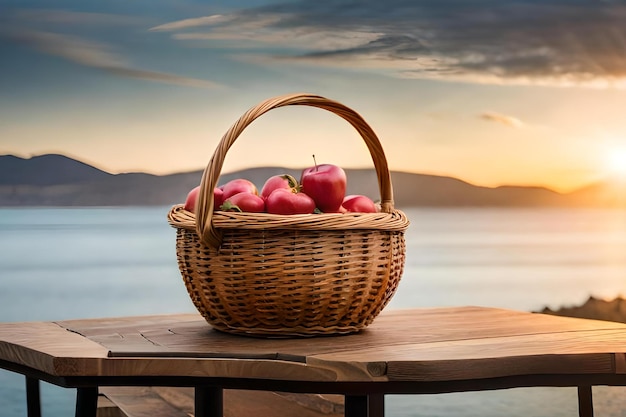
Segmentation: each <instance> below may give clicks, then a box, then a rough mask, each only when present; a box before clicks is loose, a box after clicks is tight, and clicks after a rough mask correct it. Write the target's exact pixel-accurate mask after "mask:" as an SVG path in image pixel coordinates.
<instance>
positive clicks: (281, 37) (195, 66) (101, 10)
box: [0, 0, 626, 191]
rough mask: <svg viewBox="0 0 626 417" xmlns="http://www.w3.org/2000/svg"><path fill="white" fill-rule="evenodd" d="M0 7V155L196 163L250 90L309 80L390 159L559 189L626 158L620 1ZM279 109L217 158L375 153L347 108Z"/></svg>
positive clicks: (129, 167)
mask: <svg viewBox="0 0 626 417" xmlns="http://www.w3.org/2000/svg"><path fill="white" fill-rule="evenodd" d="M0 10H2V12H1V13H0V28H2V29H0V54H2V55H1V56H2V57H3V61H2V70H1V71H0V91H2V94H0V154H13V155H17V156H22V157H28V156H33V155H40V154H43V153H62V154H65V155H68V156H71V157H74V158H76V159H79V160H81V161H84V162H87V163H90V164H93V165H95V166H96V167H98V168H101V169H104V170H107V171H109V172H112V173H120V172H129V171H145V172H148V173H154V174H168V173H174V172H184V171H193V170H199V169H202V168H204V167H205V166H206V164H207V162H208V160H209V159H210V157H211V155H212V153H213V151H214V149H215V147H216V145H217V143H218V141H219V139H220V138H221V136H222V135H223V134H224V133H225V132H226V131H227V129H228V128H229V127H230V126H231V125H232V124H233V123H234V122H235V121H236V120H237V119H238V118H239V116H241V115H242V114H243V113H244V112H245V111H246V110H248V109H249V108H250V107H252V106H254V105H256V104H257V103H259V102H261V101H263V100H264V99H267V98H270V97H274V96H278V95H282V94H287V93H295V92H307V93H312V94H317V95H322V96H325V97H328V98H330V99H333V100H337V101H339V102H341V103H343V104H345V105H347V106H348V107H351V108H353V109H354V110H356V111H357V112H358V113H360V114H361V115H362V116H363V117H364V118H365V120H366V121H367V122H368V123H369V124H370V125H371V126H372V128H373V129H374V130H375V131H376V133H377V134H378V135H379V137H380V139H381V142H382V144H383V147H384V149H385V154H386V157H387V159H388V163H389V167H390V168H391V169H392V170H396V171H408V172H417V173H426V174H437V175H445V176H452V177H456V178H459V179H461V180H464V181H467V182H471V183H474V184H476V185H484V186H499V185H538V186H546V187H549V188H552V189H554V190H558V191H571V190H574V189H576V188H578V187H582V186H585V185H587V184H589V183H590V182H593V181H595V180H597V178H598V177H600V176H603V175H607V174H608V171H610V172H611V174H612V175H617V174H618V173H619V174H620V175H623V176H626V174H625V173H624V171H626V168H624V166H625V163H624V159H626V157H624V151H620V150H619V149H622V150H623V149H626V136H619V135H618V136H617V139H615V133H616V132H617V133H618V134H620V135H621V132H624V131H626V122H625V121H624V120H625V119H624V114H623V109H625V108H626V88H625V86H626V76H625V75H624V74H626V59H625V58H624V50H623V46H622V44H621V43H620V42H617V41H615V39H626V26H625V25H623V19H621V17H622V16H624V15H625V14H626V5H622V4H620V3H619V2H599V3H598V2H591V3H584V2H582V3H581V2H578V3H573V4H571V5H570V4H567V5H566V4H562V3H560V2H556V1H553V0H552V1H551V0H548V1H546V2H536V1H535V2H532V1H522V2H521V3H520V2H508V1H501V0H487V1H486V2H480V3H476V4H474V3H471V4H469V3H468V4H467V5H465V3H463V2H460V3H459V2H449V1H445V0H442V1H440V2H423V1H416V2H413V3H410V4H409V5H407V3H406V2H403V1H400V0H389V1H387V2H385V3H384V7H383V6H382V3H380V1H374V0H364V1H362V2H359V12H358V13H355V12H354V11H351V8H347V7H345V4H344V2H342V1H338V0H329V1H326V2H324V3H323V5H322V3H319V2H309V1H304V0H289V1H287V2H282V1H281V2H279V1H276V0H237V1H234V2H208V3H207V2H200V1H196V0H190V1H188V2H183V3H179V2H165V3H163V2H160V3H158V5H156V4H155V3H154V2H152V1H150V0H136V1H133V2H113V3H111V2H78V3H77V2H75V1H73V0H58V1H55V2H54V5H52V4H51V3H50V2H48V1H45V0H33V1H31V2H28V7H26V6H23V7H22V6H21V2H11V1H7V0H0ZM476 28H480V30H477V29H476ZM588 33H593V34H594V36H592V37H591V36H588ZM291 110H292V109H287V110H283V109H280V111H271V112H270V113H269V114H266V115H263V117H262V118H260V119H259V120H258V121H255V122H254V124H253V125H252V126H250V128H249V129H247V130H246V133H245V135H244V137H242V138H241V140H240V141H239V140H238V142H237V144H235V146H234V147H233V148H232V150H231V151H229V155H228V157H227V159H226V161H225V165H224V169H225V170H228V171H233V170H237V169H242V168H248V167H251V166H264V165H265V166H266V165H274V166H287V167H303V166H308V165H309V163H310V161H309V159H310V155H311V154H312V153H315V154H317V155H319V157H320V160H321V161H323V162H325V163H335V164H339V165H342V166H344V167H346V168H353V167H370V166H371V158H369V156H368V154H367V152H366V150H364V148H363V146H362V145H361V144H359V143H358V138H357V139H354V138H355V133H354V130H353V129H352V128H351V126H349V125H347V124H346V123H345V122H344V121H343V120H340V119H338V118H336V117H334V116H328V115H322V114H320V111H318V110H317V109H316V111H312V110H311V109H305V110H306V111H291ZM321 113H323V112H321ZM605 132H606V135H609V134H610V135H613V136H611V139H610V140H604V135H605ZM609 142H610V145H609V146H607V144H608V143H609ZM607 147H610V149H611V151H610V152H609V154H610V156H608V157H606V158H605V157H603V156H600V155H604V154H605V153H606V152H605V149H606V148H607Z"/></svg>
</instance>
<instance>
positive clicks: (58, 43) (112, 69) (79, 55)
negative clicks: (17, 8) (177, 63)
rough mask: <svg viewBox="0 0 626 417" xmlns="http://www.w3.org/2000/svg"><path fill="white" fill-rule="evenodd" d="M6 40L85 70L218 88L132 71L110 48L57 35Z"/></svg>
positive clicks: (17, 35) (21, 34)
mask: <svg viewBox="0 0 626 417" xmlns="http://www.w3.org/2000/svg"><path fill="white" fill-rule="evenodd" d="M5 36H8V37H10V38H11V39H12V40H13V41H16V42H20V43H22V44H25V45H27V46H29V47H31V48H33V49H35V50H38V51H39V52H42V53H45V54H49V55H54V56H58V57H61V58H64V59H66V60H68V61H70V62H73V63H76V64H79V65H82V66H85V67H91V68H97V69H99V70H102V71H105V72H107V73H110V74H114V75H117V76H121V77H127V78H137V79H142V80H147V81H156V82H162V83H167V84H175V85H182V86H190V87H200V88H215V87H218V86H219V85H218V84H216V83H213V82H211V81H208V80H202V79H197V78H189V77H182V76H179V75H175V74H169V73H163V72H157V71H150V70H145V69H140V68H135V67H133V66H132V65H130V63H128V62H127V61H126V60H125V59H124V58H123V57H121V56H120V55H118V54H117V53H115V52H114V51H113V49H112V47H111V46H110V45H108V44H106V43H101V42H96V41H91V40H85V39H82V38H80V37H76V36H70V35H61V34H58V33H51V32H39V31H25V30H16V31H11V32H9V33H8V35H6V34H5Z"/></svg>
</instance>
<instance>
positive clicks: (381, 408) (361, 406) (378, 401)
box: [345, 394, 385, 417]
mask: <svg viewBox="0 0 626 417" xmlns="http://www.w3.org/2000/svg"><path fill="white" fill-rule="evenodd" d="M345 398H346V403H345V410H346V411H345V417H384V415H385V396H384V395H383V394H369V395H346V397H345Z"/></svg>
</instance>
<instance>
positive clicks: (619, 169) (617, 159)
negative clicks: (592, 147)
mask: <svg viewBox="0 0 626 417" xmlns="http://www.w3.org/2000/svg"><path fill="white" fill-rule="evenodd" d="M607 162H608V167H607V168H608V169H609V171H610V172H611V173H612V174H613V175H616V176H620V177H622V178H626V148H622V149H613V150H611V151H609V152H608V154H607Z"/></svg>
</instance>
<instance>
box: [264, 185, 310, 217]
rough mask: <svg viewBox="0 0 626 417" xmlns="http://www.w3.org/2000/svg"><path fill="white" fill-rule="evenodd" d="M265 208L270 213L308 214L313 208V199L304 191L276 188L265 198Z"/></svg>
mask: <svg viewBox="0 0 626 417" xmlns="http://www.w3.org/2000/svg"><path fill="white" fill-rule="evenodd" d="M265 209H266V210H267V212H268V213H271V214H310V213H313V211H314V210H315V201H313V199H312V198H311V197H309V196H308V195H306V194H305V193H298V192H293V191H292V190H290V189H287V188H277V189H275V190H274V191H272V193H271V194H270V195H269V197H267V199H266V200H265Z"/></svg>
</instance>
